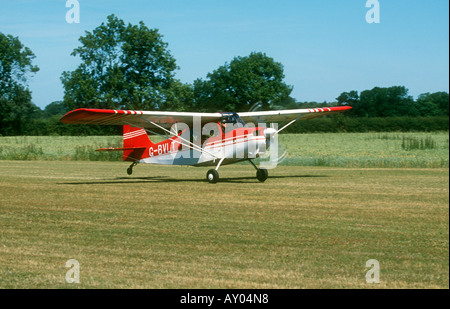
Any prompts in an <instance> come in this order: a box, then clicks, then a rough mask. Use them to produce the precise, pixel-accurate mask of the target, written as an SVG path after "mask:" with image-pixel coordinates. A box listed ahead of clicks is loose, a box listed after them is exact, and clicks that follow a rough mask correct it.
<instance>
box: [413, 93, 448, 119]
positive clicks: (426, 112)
mask: <svg viewBox="0 0 450 309" xmlns="http://www.w3.org/2000/svg"><path fill="white" fill-rule="evenodd" d="M415 106H416V108H417V110H418V111H419V113H420V116H440V115H442V116H448V115H449V94H448V93H447V92H443V91H441V92H435V93H429V92H427V93H422V94H421V95H419V97H418V98H417V100H416V104H415Z"/></svg>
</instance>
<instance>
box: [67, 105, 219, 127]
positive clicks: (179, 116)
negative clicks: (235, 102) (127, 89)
mask: <svg viewBox="0 0 450 309" xmlns="http://www.w3.org/2000/svg"><path fill="white" fill-rule="evenodd" d="M221 117H222V114H221V113H188V112H160V111H130V110H110V109H88V108H81V109H76V110H73V111H71V112H68V113H67V114H66V115H64V116H63V117H62V118H61V122H63V123H73V124H99V125H132V126H135V127H139V128H149V129H150V128H152V129H158V126H161V127H163V128H165V129H170V128H171V126H172V125H173V124H174V123H185V124H187V125H188V126H189V127H192V126H193V124H194V121H197V120H196V119H198V121H199V124H201V125H203V124H205V123H208V122H217V121H219V120H220V119H221ZM155 124H156V125H157V126H155Z"/></svg>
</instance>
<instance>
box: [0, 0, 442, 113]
mask: <svg viewBox="0 0 450 309" xmlns="http://www.w3.org/2000/svg"><path fill="white" fill-rule="evenodd" d="M78 1H79V3H80V23H79V24H68V23H67V22H66V19H65V17H66V12H67V11H68V10H69V9H68V8H66V7H65V4H66V0H14V1H12V0H0V32H2V33H4V34H12V35H14V36H18V37H19V39H20V40H21V41H22V43H23V44H25V45H26V46H28V47H30V48H31V49H32V51H33V52H34V53H35V54H36V59H35V64H37V65H38V66H39V67H40V69H41V70H40V71H39V72H38V73H37V74H36V75H35V76H34V77H32V78H31V79H30V81H29V86H30V89H31V90H32V92H33V102H34V103H35V104H37V105H38V106H40V107H41V108H43V107H45V106H46V105H47V104H49V103H51V102H52V101H56V100H61V99H62V98H63V94H64V92H63V88H62V85H61V82H60V79H59V78H60V76H61V73H62V72H63V71H64V70H73V69H75V68H76V67H77V66H78V64H79V63H80V62H79V59H77V58H76V57H73V56H70V53H71V52H72V50H73V49H74V48H76V47H77V46H79V42H78V38H79V37H80V36H81V35H84V32H85V31H91V30H93V29H94V28H95V27H97V26H99V25H100V24H101V23H102V22H104V21H105V20H106V17H107V16H108V15H110V14H113V13H114V14H115V15H116V16H117V17H119V18H121V19H123V20H124V21H125V22H126V23H133V24H136V23H138V22H139V21H141V20H142V21H144V23H145V24H146V25H147V26H148V27H149V28H158V29H159V31H160V33H161V34H162V35H163V36H164V40H165V41H166V42H167V43H168V44H169V49H170V51H171V53H172V55H173V56H174V57H175V59H176V60H177V64H178V66H179V67H180V69H179V70H178V71H177V75H176V77H177V78H178V79H180V80H181V81H182V82H185V83H192V82H193V81H194V80H195V79H196V78H205V77H206V74H207V73H208V72H212V71H213V70H215V69H217V68H218V67H219V66H221V65H223V64H224V63H225V62H229V61H231V60H232V59H233V58H234V57H236V56H247V55H249V54H250V53H251V52H252V51H256V52H264V53H266V54H267V55H268V56H270V57H272V58H274V59H275V60H276V61H279V62H281V63H282V64H283V65H284V71H285V75H286V77H285V82H286V83H287V84H289V85H292V86H294V90H293V92H292V97H294V98H295V99H296V100H298V101H319V102H322V101H328V102H330V101H334V100H335V98H336V97H337V96H338V95H339V94H340V93H341V92H343V91H350V90H358V91H362V90H365V89H372V88H373V87H375V86H379V87H389V86H394V85H402V86H406V87H407V88H408V89H409V90H410V95H412V96H414V97H417V96H418V95H419V94H421V93H424V92H436V91H447V92H448V91H449V86H448V85H449V13H448V12H449V1H447V0H431V1H425V0H379V3H380V23H379V24H368V23H367V22H366V19H365V17H366V13H367V11H368V10H369V9H368V8H366V6H365V4H366V0H339V1H336V0H276V1H275V0H222V1H219V0H190V1H187V0H184V1H182V0H164V1H162V0H127V1H119V0H78Z"/></svg>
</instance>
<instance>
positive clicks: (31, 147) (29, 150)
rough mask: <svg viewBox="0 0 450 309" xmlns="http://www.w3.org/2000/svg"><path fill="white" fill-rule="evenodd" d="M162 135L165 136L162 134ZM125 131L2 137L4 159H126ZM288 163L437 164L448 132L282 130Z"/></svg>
mask: <svg viewBox="0 0 450 309" xmlns="http://www.w3.org/2000/svg"><path fill="white" fill-rule="evenodd" d="M157 140H160V139H159V138H157ZM121 145H122V137H120V136H111V137H101V136H94V137H92V136H87V137H62V136H61V137H58V136H51V137H31V136H25V137H0V160H71V161H78V160H82V161H89V160H90V161H121V160H122V153H120V152H96V151H95V149H97V148H102V147H121ZM279 145H280V154H281V153H283V152H284V150H286V151H287V155H286V157H285V159H284V160H283V161H282V162H281V163H280V164H281V165H288V166H293V165H296V166H327V167H357V168H359V167H363V168H364V167H369V168H379V167H391V168H401V167H408V168H434V167H438V168H441V167H444V168H447V167H448V166H449V135H448V132H438V133H316V134H282V135H280V137H279Z"/></svg>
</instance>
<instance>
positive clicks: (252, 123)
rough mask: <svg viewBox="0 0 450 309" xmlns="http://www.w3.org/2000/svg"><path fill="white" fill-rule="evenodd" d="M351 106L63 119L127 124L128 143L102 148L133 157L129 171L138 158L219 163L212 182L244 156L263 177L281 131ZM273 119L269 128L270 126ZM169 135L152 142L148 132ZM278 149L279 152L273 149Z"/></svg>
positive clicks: (104, 113)
mask: <svg viewBox="0 0 450 309" xmlns="http://www.w3.org/2000/svg"><path fill="white" fill-rule="evenodd" d="M349 109H351V107H350V106H338V107H326V108H310V109H291V110H274V111H251V112H243V113H223V112H221V113H191V112H163V111H130V110H111V109H88V108H81V109H76V110H73V111H71V112H69V113H67V114H66V115H64V116H63V117H62V118H61V122H63V123H67V124H70V123H73V124H96V125H122V126H123V147H121V148H101V149H97V151H123V160H124V161H131V162H132V163H131V165H130V166H129V167H128V169H127V173H128V175H131V174H132V173H133V167H134V166H135V165H136V164H138V163H152V164H167V165H191V166H215V168H213V169H210V170H208V172H207V173H206V179H207V180H208V181H209V182H210V183H216V182H217V181H218V180H219V173H218V170H219V167H220V166H222V165H225V164H232V163H236V162H241V161H248V162H250V163H251V164H252V165H253V167H254V168H255V169H256V178H257V179H258V180H259V181H260V182H264V181H265V180H266V179H267V177H268V175H269V173H268V171H267V168H273V167H275V166H276V160H278V158H277V148H278V144H277V136H278V134H279V133H280V132H281V131H282V130H284V129H285V128H287V127H288V126H290V125H291V124H293V123H294V122H295V121H297V120H299V119H302V120H304V119H312V118H316V117H322V116H325V115H329V114H335V113H340V112H343V111H346V110H349ZM267 123H270V127H267V125H266V124H267ZM280 124H281V125H280ZM149 134H150V135H160V136H163V137H164V140H163V141H161V142H158V143H153V142H152V141H151V140H150V138H149V136H148V135H149ZM268 150H270V153H269V157H270V156H271V153H273V154H275V155H274V156H275V158H273V156H272V158H270V161H269V162H271V163H273V162H274V160H275V164H268V165H265V166H263V164H262V163H263V162H262V161H260V167H257V166H256V164H255V163H254V162H253V161H252V160H253V159H256V158H263V157H264V156H267V154H268ZM272 150H274V151H272Z"/></svg>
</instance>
